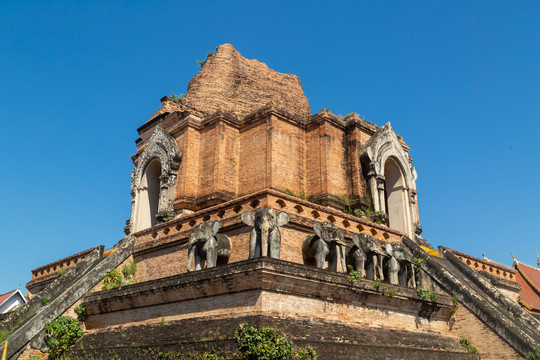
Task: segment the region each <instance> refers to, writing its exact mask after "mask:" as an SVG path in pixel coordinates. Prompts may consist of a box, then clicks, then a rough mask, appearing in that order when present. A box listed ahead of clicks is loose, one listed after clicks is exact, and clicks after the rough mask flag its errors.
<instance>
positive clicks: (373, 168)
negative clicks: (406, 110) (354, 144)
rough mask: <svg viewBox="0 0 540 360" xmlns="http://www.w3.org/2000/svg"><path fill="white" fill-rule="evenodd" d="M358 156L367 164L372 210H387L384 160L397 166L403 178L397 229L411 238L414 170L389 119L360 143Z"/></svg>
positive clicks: (385, 163) (414, 222) (413, 206)
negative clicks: (401, 204)
mask: <svg viewBox="0 0 540 360" xmlns="http://www.w3.org/2000/svg"><path fill="white" fill-rule="evenodd" d="M361 158H362V162H363V164H364V165H365V166H367V168H368V171H367V182H368V186H369V191H370V193H371V198H372V200H373V207H374V210H375V211H376V212H379V211H382V212H384V213H387V211H388V209H387V208H386V202H387V198H386V195H385V187H386V181H385V175H386V174H385V166H387V165H388V164H387V162H388V161H392V164H395V165H396V167H397V168H398V169H399V171H400V173H401V176H402V178H403V184H400V188H399V191H400V192H401V194H400V197H401V198H402V201H403V204H404V205H405V206H404V207H403V211H401V212H400V216H403V219H400V220H402V223H403V226H400V227H401V228H400V229H399V230H401V231H403V232H405V233H407V234H408V235H409V236H410V237H411V238H414V233H415V230H416V227H417V226H416V224H417V222H418V219H417V213H416V171H415V169H414V168H413V167H411V165H410V162H409V156H408V155H407V153H406V152H405V151H404V150H403V147H402V146H401V143H400V141H399V139H398V137H397V135H396V133H395V132H394V130H393V129H392V126H391V125H390V123H387V124H385V125H384V126H382V127H380V128H379V130H377V132H375V134H373V136H371V138H370V139H369V140H368V142H367V143H366V145H365V147H364V151H363V152H362V155H361ZM386 190H390V189H386Z"/></svg>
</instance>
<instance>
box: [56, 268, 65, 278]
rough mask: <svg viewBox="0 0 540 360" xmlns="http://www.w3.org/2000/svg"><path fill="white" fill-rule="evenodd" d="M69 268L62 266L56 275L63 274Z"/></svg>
mask: <svg viewBox="0 0 540 360" xmlns="http://www.w3.org/2000/svg"><path fill="white" fill-rule="evenodd" d="M66 271H67V269H66V268H63V267H61V268H60V269H58V271H57V272H56V276H62V275H64V274H65V273H66Z"/></svg>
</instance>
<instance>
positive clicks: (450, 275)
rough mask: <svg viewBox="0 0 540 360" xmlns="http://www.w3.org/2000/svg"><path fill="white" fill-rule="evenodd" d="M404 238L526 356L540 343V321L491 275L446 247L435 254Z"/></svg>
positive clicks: (434, 273) (443, 282) (437, 276)
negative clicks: (494, 283) (482, 273)
mask: <svg viewBox="0 0 540 360" xmlns="http://www.w3.org/2000/svg"><path fill="white" fill-rule="evenodd" d="M402 241H403V243H404V244H405V245H407V247H408V248H409V249H410V250H411V252H412V253H413V256H414V257H416V258H423V259H425V260H426V262H425V264H423V265H422V268H423V270H424V271H425V272H427V273H428V274H429V275H430V276H431V277H432V278H433V279H434V280H435V281H436V282H437V283H438V285H440V286H441V287H442V288H443V289H444V290H446V291H447V292H448V293H450V294H455V295H456V296H457V297H458V298H459V301H460V303H461V304H463V305H464V306H465V307H467V309H469V310H470V311H471V312H472V313H473V314H474V315H476V316H477V317H478V318H479V319H480V320H482V321H483V322H484V323H485V324H486V325H487V326H489V327H490V328H491V329H492V330H493V331H494V332H495V333H496V334H498V335H499V336H500V337H502V338H503V339H504V340H505V341H506V342H508V343H509V344H510V345H511V346H512V347H513V348H514V349H516V351H518V352H519V353H520V354H522V355H523V356H524V357H525V356H527V355H528V354H529V352H532V351H534V349H535V348H538V347H540V322H538V320H536V319H535V318H534V317H533V316H532V315H530V314H529V313H527V312H526V311H525V310H524V309H523V308H521V307H520V306H519V305H518V304H516V303H514V302H512V301H511V300H510V299H509V298H507V297H506V296H505V295H503V294H502V293H501V292H500V291H499V290H498V289H497V288H496V287H495V286H493V285H492V284H491V283H490V281H489V280H488V279H486V278H485V277H484V276H482V275H481V274H479V273H477V272H476V271H474V270H473V269H471V268H469V267H468V266H467V265H466V264H464V263H463V262H462V261H461V260H460V259H459V258H458V257H457V256H455V255H454V254H452V253H451V252H450V251H448V250H446V249H443V250H442V253H440V256H441V257H435V256H431V255H429V254H427V253H426V252H425V251H424V250H422V249H421V248H420V247H419V246H418V245H417V244H416V243H415V242H413V241H412V240H411V239H409V238H407V237H406V236H404V237H403V239H402Z"/></svg>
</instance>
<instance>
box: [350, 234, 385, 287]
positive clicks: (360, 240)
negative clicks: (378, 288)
mask: <svg viewBox="0 0 540 360" xmlns="http://www.w3.org/2000/svg"><path fill="white" fill-rule="evenodd" d="M353 243H354V244H355V246H356V248H358V254H356V257H360V258H362V257H365V258H364V259H360V260H359V265H362V266H363V267H364V268H365V272H366V277H367V278H368V279H371V280H381V281H382V280H384V272H383V261H382V258H383V257H388V254H387V253H386V251H384V250H383V248H382V247H381V245H380V243H379V240H377V239H375V238H374V237H373V236H371V235H369V234H366V233H360V234H354V235H353ZM360 251H361V253H360ZM362 253H363V256H362ZM362 262H363V264H362ZM362 270H363V269H362ZM357 271H360V270H359V269H358V268H357Z"/></svg>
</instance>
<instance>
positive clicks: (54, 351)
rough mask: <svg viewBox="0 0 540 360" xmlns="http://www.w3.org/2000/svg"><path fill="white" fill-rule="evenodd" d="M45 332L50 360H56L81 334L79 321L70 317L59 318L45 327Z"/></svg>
mask: <svg viewBox="0 0 540 360" xmlns="http://www.w3.org/2000/svg"><path fill="white" fill-rule="evenodd" d="M45 331H47V335H48V336H49V340H48V341H47V346H48V347H49V354H50V355H51V358H52V359H57V358H58V357H59V356H60V355H61V354H62V353H63V352H64V351H66V350H67V348H68V347H69V346H70V345H72V344H74V343H75V340H77V339H78V338H80V337H81V336H82V334H83V331H82V329H81V327H80V323H79V320H77V319H74V318H72V317H70V316H59V317H58V318H57V319H56V320H54V321H52V322H51V323H49V324H47V325H45Z"/></svg>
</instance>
